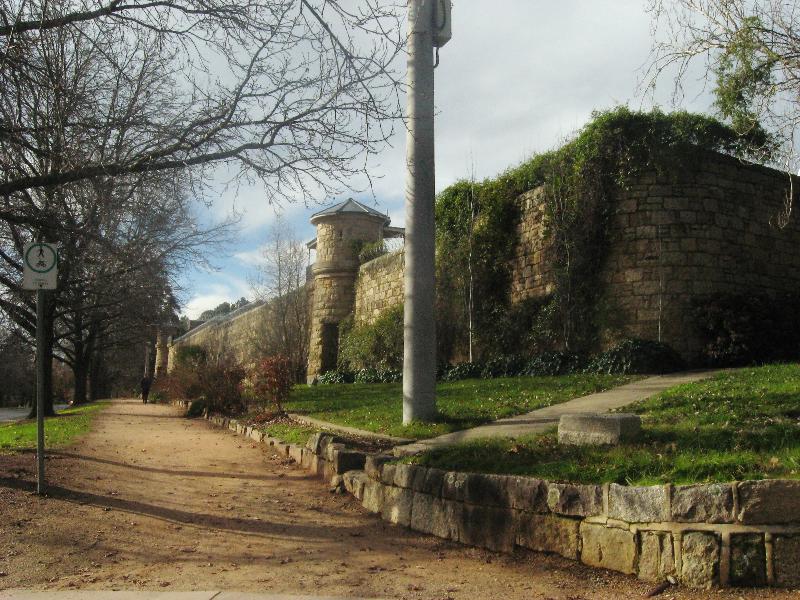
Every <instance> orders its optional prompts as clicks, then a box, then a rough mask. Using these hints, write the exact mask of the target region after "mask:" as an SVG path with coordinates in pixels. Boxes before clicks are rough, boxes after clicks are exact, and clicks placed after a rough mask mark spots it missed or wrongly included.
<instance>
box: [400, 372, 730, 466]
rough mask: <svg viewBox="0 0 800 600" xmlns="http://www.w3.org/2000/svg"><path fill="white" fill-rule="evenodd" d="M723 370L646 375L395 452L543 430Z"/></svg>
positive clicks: (406, 451)
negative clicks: (563, 418) (565, 418)
mask: <svg viewBox="0 0 800 600" xmlns="http://www.w3.org/2000/svg"><path fill="white" fill-rule="evenodd" d="M722 372H724V370H706V371H685V372H682V373H671V374H668V375H657V376H655V377H648V378H646V379H641V380H639V381H634V382H633V383H628V384H625V385H621V386H619V387H615V388H613V389H610V390H607V391H605V392H598V393H596V394H589V395H588V396H582V397H580V398H575V399H573V400H568V401H567V402H562V403H560V404H554V405H552V406H547V407H545V408H540V409H537V410H534V411H531V412H529V413H526V414H524V415H517V416H516V417H509V418H507V419H500V420H498V421H494V422H492V423H487V424H486V425H481V426H480V427H473V428H472V429H464V430H463V431H455V432H453V433H446V434H444V435H440V436H439V437H435V438H431V439H428V440H420V441H418V442H414V443H413V444H407V445H404V446H397V447H395V449H394V453H395V455H397V456H407V455H409V454H417V453H419V452H424V451H426V450H430V449H432V448H438V447H442V446H452V445H453V444H458V443H460V442H465V441H468V440H477V439H480V438H497V437H509V438H513V437H519V436H522V435H531V434H535V433H542V432H544V431H547V430H548V429H549V428H550V427H553V426H554V425H556V424H557V423H558V421H559V419H560V418H561V415H569V414H579V413H590V412H607V411H609V410H614V409H616V408H622V407H623V406H627V405H628V404H631V403H633V402H638V401H639V400H644V399H646V398H649V397H650V396H654V395H655V394H658V393H660V392H663V391H664V390H666V389H669V388H671V387H674V386H676V385H681V384H684V383H692V382H695V381H700V380H701V379H707V378H709V377H713V376H714V375H717V374H719V373H722Z"/></svg>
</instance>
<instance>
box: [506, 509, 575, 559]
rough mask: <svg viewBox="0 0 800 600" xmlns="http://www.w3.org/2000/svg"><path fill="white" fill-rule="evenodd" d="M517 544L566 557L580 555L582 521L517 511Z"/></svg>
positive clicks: (572, 557)
mask: <svg viewBox="0 0 800 600" xmlns="http://www.w3.org/2000/svg"><path fill="white" fill-rule="evenodd" d="M516 518H517V545H518V546H521V547H523V548H528V549H529V550H536V551H537V552H552V553H554V554H560V555H561V556H563V557H565V558H571V559H573V560H577V559H578V558H579V557H580V544H581V536H580V532H579V529H580V521H579V520H577V519H570V518H567V517H557V516H555V515H542V514H536V513H530V512H525V511H516Z"/></svg>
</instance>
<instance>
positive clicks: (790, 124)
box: [646, 0, 800, 170]
mask: <svg viewBox="0 0 800 600" xmlns="http://www.w3.org/2000/svg"><path fill="white" fill-rule="evenodd" d="M648 8H649V11H650V13H651V15H652V17H653V27H654V36H653V38H654V40H655V42H654V45H653V48H652V54H651V57H650V63H649V70H648V72H647V76H646V82H647V83H648V84H649V85H651V86H655V85H656V84H657V83H659V82H660V81H661V80H664V79H667V83H668V84H669V85H672V86H674V87H673V90H674V93H675V95H676V96H680V95H681V94H682V91H683V84H684V82H685V81H686V77H687V76H688V73H689V72H690V69H689V68H690V65H692V64H693V63H694V62H697V61H701V62H703V63H704V66H705V69H706V71H705V72H706V77H707V79H708V82H709V83H711V85H713V86H714V87H713V89H714V93H715V97H716V101H717V107H718V108H719V109H720V112H721V114H722V115H723V116H726V117H734V121H735V117H737V116H738V117H743V118H742V119H741V121H742V122H743V123H745V124H746V123H747V122H748V121H749V122H751V123H752V124H753V125H755V124H756V123H757V124H760V125H761V126H763V127H764V128H765V129H767V130H769V131H770V132H771V133H772V134H773V135H774V136H776V137H777V139H778V141H779V142H781V143H782V147H783V151H784V152H783V156H782V158H783V160H782V161H781V162H782V166H783V167H785V168H789V169H792V170H796V168H797V166H798V164H797V162H798V161H797V154H798V153H797V142H798V134H800V5H798V3H796V2H787V1H785V0H649V3H648ZM737 111H738V113H739V114H738V115H737V114H735V113H737Z"/></svg>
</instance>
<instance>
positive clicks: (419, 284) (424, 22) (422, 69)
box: [403, 0, 450, 424]
mask: <svg viewBox="0 0 800 600" xmlns="http://www.w3.org/2000/svg"><path fill="white" fill-rule="evenodd" d="M449 28H450V0H408V74H407V83H408V93H407V99H406V110H407V119H408V121H407V134H406V167H407V173H406V223H405V225H406V232H405V235H406V243H405V261H406V262H405V275H404V277H405V309H404V311H405V313H404V328H403V332H404V333H403V342H404V346H403V423H404V424H407V423H410V422H412V421H430V420H431V419H433V418H434V417H435V416H436V323H435V319H434V303H435V289H434V280H435V262H434V261H435V233H436V232H435V228H434V196H435V184H436V180H435V167H434V119H433V113H434V105H433V69H434V64H433V48H434V46H436V47H439V46H441V45H443V44H444V43H446V42H447V40H448V39H449Z"/></svg>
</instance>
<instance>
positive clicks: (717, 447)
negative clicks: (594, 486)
mask: <svg viewBox="0 0 800 600" xmlns="http://www.w3.org/2000/svg"><path fill="white" fill-rule="evenodd" d="M624 410H625V412H634V413H637V414H639V415H641V417H642V435H641V437H640V439H639V440H637V441H636V443H626V444H622V445H620V446H616V447H568V446H559V445H558V443H557V439H556V433H555V430H553V431H551V432H549V433H545V434H541V435H537V436H530V437H520V438H518V439H510V440H509V439H506V440H476V441H474V442H471V443H464V444H459V445H456V446H451V447H448V448H442V449H437V450H432V451H430V452H428V453H426V454H423V455H420V456H417V457H414V458H413V459H411V460H412V461H413V462H417V463H419V464H424V465H428V466H433V467H439V468H442V469H447V470H457V471H470V472H486V473H505V474H519V475H531V476H535V477H541V478H544V479H548V480H551V481H570V482H578V483H605V482H616V483H622V484H624V483H627V484H631V485H649V484H656V483H666V482H672V483H699V482H725V481H734V480H744V479H764V478H790V479H798V478H800V365H794V364H792V365H789V364H780V365H767V366H764V367H758V368H748V369H740V370H738V371H733V372H730V373H724V374H721V375H718V376H716V377H714V378H713V379H709V380H706V381H701V382H697V383H691V384H686V385H681V386H677V387H674V388H672V389H670V390H667V391H665V392H663V393H661V394H659V395H657V396H655V397H653V398H650V399H648V400H644V401H641V402H638V403H635V404H633V405H631V406H629V407H626V408H625V409H624Z"/></svg>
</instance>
